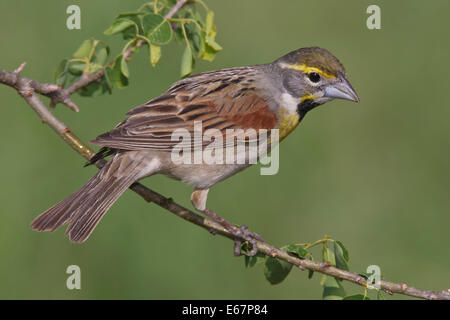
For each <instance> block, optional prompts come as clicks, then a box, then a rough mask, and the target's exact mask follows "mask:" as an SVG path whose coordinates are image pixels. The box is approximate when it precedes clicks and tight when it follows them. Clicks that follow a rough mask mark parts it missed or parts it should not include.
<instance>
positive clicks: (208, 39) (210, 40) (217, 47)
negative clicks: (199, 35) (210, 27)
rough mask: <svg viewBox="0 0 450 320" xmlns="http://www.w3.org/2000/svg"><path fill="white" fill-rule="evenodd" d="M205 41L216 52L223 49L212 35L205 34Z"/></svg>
mask: <svg viewBox="0 0 450 320" xmlns="http://www.w3.org/2000/svg"><path fill="white" fill-rule="evenodd" d="M205 42H206V44H207V45H208V46H210V47H211V49H212V50H214V51H215V52H218V51H220V50H222V47H221V46H220V45H219V44H218V43H217V42H216V41H214V39H213V38H212V37H210V36H208V35H206V36H205Z"/></svg>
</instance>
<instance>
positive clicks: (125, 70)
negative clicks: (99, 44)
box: [120, 56, 130, 78]
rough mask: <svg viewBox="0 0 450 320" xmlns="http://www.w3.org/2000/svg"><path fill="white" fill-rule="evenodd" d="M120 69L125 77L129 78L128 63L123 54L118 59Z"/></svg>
mask: <svg viewBox="0 0 450 320" xmlns="http://www.w3.org/2000/svg"><path fill="white" fill-rule="evenodd" d="M120 71H121V72H122V74H123V75H124V76H125V77H127V78H129V76H130V71H129V70H128V64H127V61H126V60H125V57H124V56H122V58H121V59H120Z"/></svg>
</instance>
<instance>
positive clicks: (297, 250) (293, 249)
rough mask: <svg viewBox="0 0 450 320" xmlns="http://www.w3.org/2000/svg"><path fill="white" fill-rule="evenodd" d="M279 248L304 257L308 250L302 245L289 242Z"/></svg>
mask: <svg viewBox="0 0 450 320" xmlns="http://www.w3.org/2000/svg"><path fill="white" fill-rule="evenodd" d="M281 250H284V251H287V252H291V253H295V254H296V255H297V256H298V257H300V258H305V257H306V256H307V255H308V251H306V250H305V249H303V247H301V246H297V245H295V244H289V245H287V246H284V247H282V248H281Z"/></svg>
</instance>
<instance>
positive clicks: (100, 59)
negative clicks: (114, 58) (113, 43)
mask: <svg viewBox="0 0 450 320" xmlns="http://www.w3.org/2000/svg"><path fill="white" fill-rule="evenodd" d="M108 55H109V48H108V47H102V48H99V49H98V50H97V52H96V53H95V58H96V62H97V64H99V65H102V66H104V65H105V63H106V60H107V59H108Z"/></svg>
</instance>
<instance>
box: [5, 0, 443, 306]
mask: <svg viewBox="0 0 450 320" xmlns="http://www.w3.org/2000/svg"><path fill="white" fill-rule="evenodd" d="M141 3H142V1H140V0H130V1H118V0H115V1H112V0H109V1H87V0H84V1H68V0H63V1H48V0H47V1H25V0H15V1H6V0H3V1H1V2H0V12H1V13H2V15H1V16H2V19H1V20H0V39H1V47H2V48H1V50H0V68H3V69H6V70H9V71H11V70H13V69H15V68H16V67H17V66H18V65H19V64H20V63H21V62H22V61H26V62H27V63H28V65H27V67H26V69H25V71H24V72H23V75H24V76H27V77H30V78H34V79H36V80H39V81H42V82H52V81H53V73H54V70H55V68H56V66H57V64H58V62H59V61H60V60H62V59H63V58H65V57H69V56H71V54H72V53H73V52H74V51H75V50H76V48H77V47H78V46H79V45H80V43H81V42H82V41H83V40H84V39H86V38H89V37H96V38H99V39H102V40H105V41H107V42H108V43H109V44H111V46H112V49H113V54H116V53H117V52H118V50H120V48H121V47H120V46H121V45H122V44H123V42H122V41H121V40H120V36H115V37H107V36H104V35H103V31H104V30H105V29H106V28H107V27H108V26H109V25H110V24H111V22H112V21H113V18H114V17H115V16H116V15H117V14H118V13H119V12H124V11H133V10H135V9H137V8H138V7H139V6H140V4H141ZM206 3H207V4H208V5H209V7H210V8H211V9H212V10H214V11H215V13H216V23H217V27H218V35H217V40H218V42H219V43H220V44H221V45H223V47H224V50H223V51H222V52H220V53H219V54H218V56H217V58H216V60H215V61H214V62H213V63H208V62H201V63H198V64H197V68H196V70H195V72H200V71H205V70H213V69H219V68H224V67H231V66H241V65H251V64H259V63H267V62H270V61H273V60H274V59H276V58H278V57H280V56H281V55H283V54H285V53H287V52H289V51H291V50H294V49H297V48H300V47H305V46H312V45H318V46H321V47H324V48H327V49H329V50H330V51H331V52H333V53H334V54H335V55H336V56H337V57H338V58H339V59H340V60H341V61H342V62H343V64H344V65H345V67H346V69H347V73H348V76H349V79H350V81H351V83H352V84H353V86H354V87H355V89H356V91H357V92H358V94H359V96H360V98H361V103H360V104H354V103H350V102H345V101H336V102H332V103H329V104H327V105H325V106H323V107H320V108H318V109H316V110H314V111H312V112H311V113H310V114H308V116H307V117H306V118H305V121H304V122H303V123H302V124H301V125H300V126H299V127H298V128H297V130H296V131H295V132H294V133H293V134H292V135H291V136H290V137H289V138H288V139H286V140H285V141H284V142H283V143H282V145H281V148H280V162H281V163H280V171H279V173H278V174H277V175H275V176H260V175H259V167H258V166H254V167H252V168H250V169H247V170H246V171H244V172H242V173H240V174H238V175H236V176H235V177H232V178H230V179H228V180H227V181H225V182H222V183H220V184H218V185H217V186H215V187H214V188H213V189H212V191H211V192H210V196H209V207H210V208H211V209H213V210H216V211H217V212H219V213H221V214H222V215H223V216H225V217H226V218H228V219H229V220H231V221H233V222H235V223H237V224H243V223H247V224H249V225H250V227H251V229H252V230H254V231H256V232H258V233H260V234H262V235H263V236H264V238H265V240H266V241H268V242H270V243H272V244H274V245H276V246H282V245H285V244H288V243H298V242H306V241H313V240H316V239H318V238H321V237H322V236H323V235H324V234H328V235H330V236H332V237H333V238H336V239H338V240H341V241H342V242H343V243H344V244H345V245H346V246H347V248H348V249H349V252H350V268H351V270H353V271H357V272H363V271H365V270H366V268H367V266H369V265H372V264H376V265H379V266H380V268H381V271H382V274H383V276H384V278H386V279H388V280H392V281H398V282H406V283H407V284H409V285H413V286H417V287H420V288H426V289H433V290H442V289H445V288H448V287H450V254H449V252H448V251H447V249H448V243H449V242H448V234H449V228H450V212H449V208H450V197H449V189H450V179H449V176H450V162H449V158H450V148H449V145H450V126H449V118H450V108H449V103H448V96H447V94H446V93H445V92H446V90H448V88H449V80H448V70H450V68H449V66H450V62H449V60H448V57H449V49H450V44H449V41H448V30H449V28H450V20H449V19H448V13H449V12H450V2H449V1H447V0H435V1H428V2H426V1H421V0H414V1H411V0H408V1H406V0H403V1H381V0H378V1H365V0H364V1H361V0H352V1H350V0H348V1H333V0H328V1H324V0H322V1H313V0H308V1H306V0H305V1H300V0H297V1H291V0H277V1H275V0H272V1H269V0H245V1H243V0H227V1H219V0H210V1H206ZM374 3H376V4H378V5H379V6H380V7H381V19H382V29H381V30H368V29H367V28H366V19H367V17H368V15H367V14H366V8H367V7H368V5H370V4H374ZM70 4H78V5H79V6H80V7H81V17H82V21H81V24H82V28H81V30H73V31H70V30H67V29H66V26H65V21H66V18H67V14H66V13H65V11H66V8H67V6H68V5H70ZM445 39H447V40H445ZM182 50H183V47H182V46H181V45H178V44H175V43H174V44H171V45H169V46H168V47H164V48H163V57H162V59H161V61H160V63H159V64H158V66H157V67H156V68H152V67H151V66H150V64H149V63H148V54H147V51H146V50H142V52H141V53H139V54H136V55H135V56H133V61H132V62H131V63H130V73H131V83H130V86H129V87H128V88H126V89H122V90H115V91H114V92H113V94H112V95H105V96H100V97H96V98H82V97H79V96H78V95H76V96H74V100H75V101H76V102H77V103H78V104H79V106H80V108H81V112H80V113H73V112H72V111H70V110H68V109H67V108H66V107H64V106H62V105H58V106H57V108H56V110H55V111H54V112H55V114H56V115H57V116H58V117H60V119H62V120H63V121H64V122H65V123H66V125H68V126H69V127H70V128H71V129H72V130H73V131H74V132H75V133H76V134H77V135H78V136H79V137H80V138H81V139H82V140H84V141H86V142H87V141H89V140H90V139H93V138H94V137H96V136H97V135H98V134H100V133H103V132H105V131H107V130H109V129H110V128H111V127H112V126H114V125H115V124H117V123H118V122H119V121H121V120H122V119H123V118H124V114H125V112H126V111H128V110H129V109H130V108H131V107H133V106H136V105H139V104H141V103H143V102H145V101H147V100H149V99H150V98H152V97H155V96H157V95H159V94H160V93H162V92H163V91H164V90H165V89H167V88H168V86H170V84H171V83H173V82H174V81H176V80H177V79H178V77H179V68H180V67H179V64H180V57H181V53H182ZM45 100H46V101H47V99H45ZM0 105H1V107H2V108H1V110H2V111H1V112H2V116H1V117H2V120H3V121H2V125H1V126H0V136H1V138H0V146H1V150H2V157H1V159H0V165H1V168H2V169H1V172H2V173H1V177H2V178H1V183H0V197H1V198H0V298H3V299H12V298H16V299H24V298H38V299H58V298H60V299H75V298H86V299H97V298H102V299H119V298H124V299H206V298H207V299H222V298H225V299H241V298H244V299H320V298H321V290H322V288H321V287H320V284H319V280H320V276H318V275H315V276H314V278H313V279H312V280H308V279H307V277H306V272H302V271H300V270H293V272H291V274H290V275H289V277H288V278H287V280H286V281H284V282H283V283H281V284H279V285H275V286H272V285H270V284H269V283H268V282H267V281H266V280H265V279H264V276H263V272H262V268H261V267H258V268H257V269H245V267H244V259H243V258H242V257H238V258H236V257H234V256H233V254H232V243H231V242H230V241H229V240H227V239H224V238H221V237H213V236H211V235H210V234H209V233H208V232H205V231H204V230H203V229H200V228H198V227H196V226H194V225H192V224H189V223H187V222H185V221H183V220H182V219H179V218H177V217H175V216H173V215H172V214H170V213H168V212H166V211H164V210H162V209H161V208H159V207H157V206H156V205H148V204H147V203H145V202H144V201H142V199H140V198H139V197H138V196H137V195H136V194H134V193H133V192H126V193H125V194H124V195H123V196H122V197H121V198H120V200H119V201H118V202H117V203H116V204H115V205H114V206H113V207H112V208H111V210H110V211H109V212H108V214H107V215H106V216H105V218H104V219H103V220H102V222H101V223H100V224H99V226H98V227H97V229H96V231H95V232H94V233H93V235H92V236H91V237H90V239H89V240H88V241H87V242H86V243H84V244H81V245H80V244H72V243H70V242H69V241H68V240H67V239H66V238H64V237H63V234H64V230H63V229H61V230H58V231H56V232H55V233H37V232H34V231H32V230H31V229H30V228H29V223H30V221H31V220H32V219H33V218H34V217H35V216H36V215H38V214H39V213H41V212H42V211H44V210H45V209H47V208H49V207H50V206H52V205H53V204H55V203H56V202H58V201H60V200H62V199H63V198H64V197H66V196H67V195H68V194H70V193H72V192H73V191H75V190H76V189H78V188H79V187H80V186H81V185H82V184H83V183H84V182H85V181H86V180H88V179H89V178H90V177H91V176H92V175H93V174H94V172H95V168H91V167H89V168H82V164H83V162H84V161H83V159H81V158H80V157H79V156H78V155H76V154H75V153H74V152H73V150H71V149H70V148H69V147H68V146H67V145H65V144H64V143H63V142H62V141H61V140H60V139H59V138H58V137H57V136H56V135H55V134H54V132H52V130H51V129H49V128H48V127H46V126H45V125H43V124H42V123H41V122H40V121H39V120H38V118H37V117H36V115H35V114H34V112H33V111H32V110H31V109H30V108H29V106H28V105H26V103H25V102H24V101H23V100H22V99H21V98H20V97H19V96H18V95H17V93H16V92H15V91H14V90H12V89H11V88H9V87H5V86H0ZM144 184H146V185H148V186H149V187H151V188H154V189H155V190H156V191H158V192H160V193H162V194H164V195H166V196H171V197H173V198H174V200H175V201H177V202H179V203H181V204H183V205H186V206H188V207H189V208H190V207H191V205H190V201H189V196H190V192H191V191H192V190H191V188H190V187H188V186H186V185H184V184H182V183H180V182H176V181H172V180H169V179H168V178H166V177H163V176H154V177H151V178H148V179H147V180H146V181H144ZM316 255H317V257H320V254H319V253H318V252H317V253H316ZM71 264H76V265H79V266H80V267H81V272H82V290H78V291H77V290H74V291H69V290H68V289H67V288H66V278H67V277H68V275H67V274H66V273H65V270H66V268H67V266H68V265H71ZM345 287H346V288H347V291H348V293H357V292H362V289H360V288H358V287H355V286H351V285H346V286H345ZM394 298H402V297H401V296H399V295H396V296H394Z"/></svg>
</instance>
